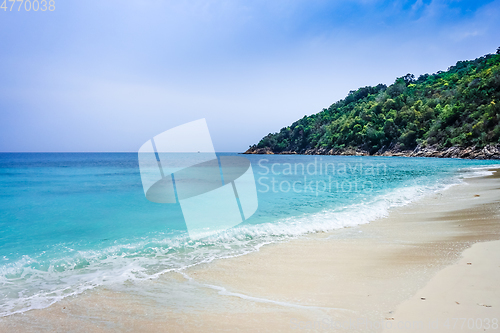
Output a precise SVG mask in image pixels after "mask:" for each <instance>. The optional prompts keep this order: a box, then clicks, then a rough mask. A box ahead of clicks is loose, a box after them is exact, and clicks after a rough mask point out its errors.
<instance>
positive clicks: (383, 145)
mask: <svg viewBox="0 0 500 333" xmlns="http://www.w3.org/2000/svg"><path fill="white" fill-rule="evenodd" d="M499 138H500V48H499V50H497V54H494V55H493V54H488V55H486V56H483V57H481V58H478V59H475V60H472V61H459V62H458V63H457V64H456V65H455V66H452V67H450V68H449V69H448V70H447V71H446V72H438V73H436V74H432V75H429V74H425V75H421V76H420V77H419V78H418V79H415V77H414V75H412V74H407V75H405V76H403V77H400V78H397V79H396V81H395V82H394V83H393V84H392V85H390V86H389V87H387V86H386V85H384V84H379V85H377V86H376V87H364V88H360V89H358V90H356V91H351V92H349V95H348V96H347V97H346V98H345V99H343V100H340V101H338V102H336V103H334V104H332V105H331V106H330V107H329V108H328V109H323V111H321V112H319V113H317V114H314V115H311V116H304V117H303V118H302V119H300V120H298V121H296V122H294V123H293V124H292V125H291V126H289V127H285V128H282V129H281V131H279V132H278V133H274V134H268V135H267V136H265V137H264V138H263V139H262V140H261V141H260V142H259V143H258V145H257V147H256V148H266V147H267V148H270V149H271V150H272V151H273V152H276V153H278V152H282V151H295V152H298V153H301V152H304V151H305V150H307V149H311V148H328V149H329V148H347V147H357V148H361V149H365V150H368V151H369V152H370V153H374V152H376V151H378V150H380V149H387V148H389V147H394V146H395V145H396V144H399V146H400V147H401V148H403V149H413V148H414V147H415V146H416V145H417V144H420V145H422V146H427V145H437V146H438V147H440V148H444V147H450V146H462V147H466V146H473V145H476V146H478V147H481V146H484V145H487V144H492V143H495V144H496V143H498V142H499ZM254 148H255V146H254Z"/></svg>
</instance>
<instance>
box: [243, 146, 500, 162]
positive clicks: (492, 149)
mask: <svg viewBox="0 0 500 333" xmlns="http://www.w3.org/2000/svg"><path fill="white" fill-rule="evenodd" d="M242 154H256V155H333V156H386V157H387V156H398V157H437V158H460V159H477V160H498V159H500V145H496V146H493V145H487V146H485V147H483V148H479V147H476V146H473V147H459V146H453V147H449V148H446V149H442V148H438V147H437V146H428V147H422V146H420V145H418V146H417V147H415V149H411V150H405V149H403V148H401V147H399V146H395V147H382V148H381V149H380V150H379V151H377V152H376V153H373V154H371V153H370V152H369V151H367V150H365V149H361V148H353V147H350V148H338V149H335V148H331V149H327V148H312V149H306V150H304V151H302V152H300V153H298V152H296V151H282V152H273V151H272V150H270V149H269V148H267V147H266V148H257V147H255V146H254V147H250V148H249V149H248V150H247V151H245V152H244V153H242Z"/></svg>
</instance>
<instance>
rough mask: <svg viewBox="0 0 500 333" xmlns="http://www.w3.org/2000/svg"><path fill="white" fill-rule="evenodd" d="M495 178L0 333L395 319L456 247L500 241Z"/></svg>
mask: <svg viewBox="0 0 500 333" xmlns="http://www.w3.org/2000/svg"><path fill="white" fill-rule="evenodd" d="M499 177H500V172H498V171H495V174H494V175H492V176H485V177H477V178H469V179H466V180H465V181H466V183H467V184H461V185H457V186H454V187H453V188H454V190H452V191H450V189H447V190H445V191H443V192H442V193H437V194H433V195H430V196H426V197H424V198H422V199H420V200H419V201H417V202H414V203H411V204H409V205H407V206H403V207H397V208H394V209H393V210H391V211H390V213H389V216H388V217H385V218H382V219H378V220H376V221H372V222H371V223H369V224H365V225H360V226H357V227H351V228H345V229H339V230H334V231H331V232H327V233H316V234H309V235H306V236H304V237H301V238H299V239H294V240H291V241H288V242H285V243H278V244H271V245H268V246H265V247H262V248H261V249H260V250H259V251H258V252H254V253H250V254H247V255H244V256H241V257H235V258H228V259H224V260H217V261H214V262H211V263H208V264H202V265H199V266H196V267H193V268H189V269H186V270H184V271H182V272H179V273H176V272H172V273H168V274H165V275H164V276H161V277H160V278H159V279H157V280H151V281H147V282H144V283H138V284H137V285H134V286H124V287H123V288H121V287H120V288H105V287H100V288H97V289H95V290H93V291H90V292H86V293H84V294H81V295H78V296H76V297H71V298H67V299H64V300H62V301H60V302H58V303H56V304H53V305H52V306H50V307H48V308H45V309H41V310H31V311H28V312H26V313H23V314H16V315H11V316H8V317H3V318H0V330H1V331H6V332H10V331H19V329H22V330H23V331H27V332H29V331H44V330H45V331H67V330H72V331H113V330H119V331H120V330H125V329H126V328H130V329H132V330H133V331H151V330H157V331H186V332H191V331H192V332H197V331H200V330H207V331H226V330H227V331H230V330H233V329H239V330H242V331H259V330H261V331H274V332H279V331H283V332H286V331H290V329H294V328H295V329H299V328H306V329H308V327H306V326H307V323H317V322H318V321H319V322H321V323H323V324H325V325H326V323H330V325H331V323H340V322H346V321H348V320H358V319H360V318H361V319H363V318H364V320H366V322H380V321H382V322H384V321H386V320H393V319H391V318H395V319H396V320H399V319H398V318H399V316H400V311H403V312H402V314H401V318H405V316H407V315H406V314H405V312H404V311H406V313H407V312H408V311H407V310H404V309H405V307H406V305H404V304H406V303H404V302H406V301H407V300H409V299H411V298H412V297H417V296H416V295H417V294H418V292H419V291H420V290H422V288H425V287H426V286H427V285H428V283H430V282H429V281H433V278H435V277H437V276H438V275H439V274H440V272H441V271H443V270H444V269H447V268H449V267H453V266H452V265H454V264H456V263H457V262H459V260H460V258H461V256H462V253H463V252H464V250H466V249H469V248H470V247H471V245H473V244H475V243H478V242H486V241H493V240H498V239H500V222H499V221H500V220H499V218H498V216H497V213H498V199H497V198H499V197H500V196H499V194H500V189H499V188H500V179H499ZM476 256H477V254H476ZM497 266H498V265H497ZM476 267H477V266H474V268H476ZM452 277H453V276H452ZM448 279H449V278H448ZM429 299H430V297H429ZM482 302H483V304H488V302H489V300H484V301H482ZM417 303H418V302H417ZM490 303H491V302H490ZM401 307H403V308H402V309H403V310H400V308H401ZM410 308H411V306H410ZM438 308H439V306H438ZM484 308H485V309H486V307H484ZM488 309H493V311H496V313H497V314H498V308H496V307H491V308H488ZM498 317H500V314H498V315H497V318H498ZM328 327H330V328H331V326H328ZM310 328H311V331H328V330H327V329H325V328H321V327H316V328H315V327H310ZM351 328H352V329H350V331H353V332H357V331H359V332H362V331H366V329H363V328H361V327H351ZM299 331H302V330H299ZM373 331H379V330H377V329H375V330H373Z"/></svg>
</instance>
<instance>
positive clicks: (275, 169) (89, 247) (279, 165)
mask: <svg viewBox="0 0 500 333" xmlns="http://www.w3.org/2000/svg"><path fill="white" fill-rule="evenodd" d="M218 155H219V156H222V155H225V156H227V155H237V154H229V153H220V154H218ZM239 156H241V155H239ZM245 157H246V158H248V159H249V160H250V161H251V163H252V168H253V173H254V176H255V181H256V184H257V193H258V209H257V211H256V213H255V214H254V215H253V216H251V217H250V218H249V219H248V220H246V221H245V222H243V223H242V224H240V225H237V226H236V227H234V228H231V229H228V230H226V231H225V232H222V233H219V234H215V235H212V236H209V237H207V238H202V239H199V240H192V239H190V238H189V235H188V233H187V229H186V224H185V222H184V217H183V214H182V211H181V209H180V206H179V205H178V204H158V203H153V202H150V201H148V200H147V199H146V197H145V195H144V191H143V187H142V183H141V176H140V172H139V166H138V158H137V154H136V153H2V154H0V316H5V315H9V314H13V313H18V312H24V311H26V310H29V309H37V308H44V307H47V306H49V305H51V304H53V303H54V302H57V301H58V300H60V299H62V298H64V297H67V296H69V295H75V294H78V293H81V292H83V291H85V290H89V289H93V288H96V287H99V286H109V285H117V284H123V283H134V282H135V281H139V280H143V279H150V278H156V277H158V276H159V275H160V274H162V273H164V272H168V271H171V270H182V269H183V268H185V267H188V266H192V265H196V264H199V263H203V262H210V261H212V260H214V259H219V258H226V257H232V256H238V255H243V254H246V253H249V252H253V251H256V250H258V249H259V247H261V246H263V245H265V244H269V243H274V242H281V241H286V240H288V239H291V238H295V237H300V236H301V235H304V234H307V233H312V232H317V231H328V230H334V229H338V228H343V227H348V226H355V225H359V224H364V223H369V222H370V221H373V220H375V219H377V218H379V217H382V216H384V215H386V214H387V213H388V211H389V210H390V209H391V207H396V206H401V205H405V204H408V203H409V202H411V201H414V200H417V199H418V198H420V197H422V196H424V195H426V194H429V193H433V192H435V191H440V190H444V189H446V188H447V187H450V186H453V185H456V184H459V183H460V182H462V179H463V178H464V177H474V176H479V175H484V174H487V173H488V172H487V168H488V166H493V165H496V166H498V165H499V162H497V161H471V160H459V159H431V158H404V157H354V156H297V155H245Z"/></svg>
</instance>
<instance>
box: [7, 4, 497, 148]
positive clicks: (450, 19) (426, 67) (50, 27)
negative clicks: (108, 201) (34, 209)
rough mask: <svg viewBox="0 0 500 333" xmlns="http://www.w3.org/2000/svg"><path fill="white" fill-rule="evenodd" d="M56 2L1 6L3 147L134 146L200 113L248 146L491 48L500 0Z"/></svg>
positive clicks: (237, 144) (213, 127) (220, 144)
mask: <svg viewBox="0 0 500 333" xmlns="http://www.w3.org/2000/svg"><path fill="white" fill-rule="evenodd" d="M40 1H41V0H40ZM55 3H56V9H55V11H53V12H49V11H46V12H41V11H38V12H33V11H30V12H26V11H25V10H24V8H22V9H21V11H17V9H18V7H19V2H18V3H16V5H15V7H14V10H13V11H12V12H11V11H9V10H8V9H7V11H4V10H3V9H1V10H0V151H137V150H138V149H139V147H140V146H141V145H142V144H143V143H144V142H146V141H147V140H148V139H149V138H151V137H153V136H154V135H156V134H159V133H161V132H163V131H165V130H167V129H169V128H172V127H175V126H178V125H181V124H183V123H186V122H189V121H192V120H196V119H199V118H206V120H207V123H208V126H209V128H210V132H211V134H212V139H213V143H214V147H215V149H216V150H217V151H243V150H245V149H246V148H248V146H249V145H250V144H253V143H256V142H258V140H259V139H260V138H262V137H263V136H264V135H266V134H267V133H269V132H275V131H278V130H279V129H280V128H282V127H284V126H287V125H290V124H291V123H292V122H293V121H295V120H297V119H299V118H301V117H303V116H304V115H309V114H312V113H316V112H319V111H321V109H322V108H324V107H328V106H329V105H331V104H332V103H333V102H335V101H337V100H339V99H342V98H344V97H345V96H346V94H347V93H348V92H349V91H350V90H354V89H356V88H358V87H361V86H366V85H376V84H378V83H385V84H391V83H392V82H393V81H394V79H395V78H396V77H398V76H403V75H405V74H406V73H413V74H415V75H416V76H418V75H420V74H423V73H433V72H436V71H438V70H446V69H447V68H448V67H449V66H451V65H453V64H455V63H456V61H458V60H465V59H474V58H476V57H479V56H482V55H484V54H486V53H494V52H495V51H496V48H497V47H498V46H500V33H499V31H500V0H497V1H474V0H470V1H459V0H455V1H444V0H438V1H434V0H433V1H431V0H424V1H423V0H417V1H377V0H359V1H342V0H336V1H321V0H288V1H284V0H263V1H259V0H258V1H251V0H245V1H238V0H235V1H209V0H200V1H196V0H194V1H182V0H177V1H161V0H136V1H129V0H106V1H102V0H100V1H97V0H86V1H67V0H65V1H61V0H56V1H55ZM8 7H10V4H8Z"/></svg>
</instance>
